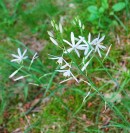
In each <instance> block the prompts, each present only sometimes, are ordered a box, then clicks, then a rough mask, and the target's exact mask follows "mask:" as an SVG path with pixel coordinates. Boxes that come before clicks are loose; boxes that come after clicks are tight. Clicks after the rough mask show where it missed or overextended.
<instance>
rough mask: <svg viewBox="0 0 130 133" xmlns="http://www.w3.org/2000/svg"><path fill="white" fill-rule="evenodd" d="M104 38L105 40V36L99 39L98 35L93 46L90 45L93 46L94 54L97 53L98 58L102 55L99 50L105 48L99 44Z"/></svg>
mask: <svg viewBox="0 0 130 133" xmlns="http://www.w3.org/2000/svg"><path fill="white" fill-rule="evenodd" d="M104 38H105V36H103V37H101V38H100V35H99V36H98V38H96V41H95V42H94V44H92V45H95V52H98V54H99V56H100V57H102V55H101V53H100V49H101V50H104V49H106V47H105V46H103V45H101V42H102V41H103V40H104Z"/></svg>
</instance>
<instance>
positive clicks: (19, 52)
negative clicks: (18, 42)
mask: <svg viewBox="0 0 130 133" xmlns="http://www.w3.org/2000/svg"><path fill="white" fill-rule="evenodd" d="M18 55H19V56H20V57H21V56H22V54H21V50H20V48H18Z"/></svg>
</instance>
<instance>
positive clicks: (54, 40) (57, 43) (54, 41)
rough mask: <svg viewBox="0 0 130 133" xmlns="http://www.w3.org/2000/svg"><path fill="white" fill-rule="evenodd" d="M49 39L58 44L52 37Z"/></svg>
mask: <svg viewBox="0 0 130 133" xmlns="http://www.w3.org/2000/svg"><path fill="white" fill-rule="evenodd" d="M50 40H51V41H52V42H53V43H54V44H55V45H56V46H57V45H58V43H57V41H56V40H55V39H54V38H52V37H50Z"/></svg>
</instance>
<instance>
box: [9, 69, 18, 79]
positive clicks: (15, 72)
mask: <svg viewBox="0 0 130 133" xmlns="http://www.w3.org/2000/svg"><path fill="white" fill-rule="evenodd" d="M18 71H19V70H16V71H14V72H13V73H12V74H11V75H10V76H9V78H12V77H13V76H14V75H16V74H17V73H18Z"/></svg>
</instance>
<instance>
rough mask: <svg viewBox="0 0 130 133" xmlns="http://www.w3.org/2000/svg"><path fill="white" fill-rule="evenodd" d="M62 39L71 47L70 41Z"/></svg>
mask: <svg viewBox="0 0 130 133" xmlns="http://www.w3.org/2000/svg"><path fill="white" fill-rule="evenodd" d="M63 41H64V42H65V43H67V44H69V45H70V46H71V47H72V44H71V43H70V42H68V41H67V40H64V39H63Z"/></svg>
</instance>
